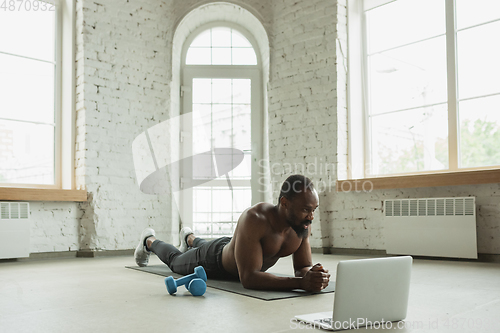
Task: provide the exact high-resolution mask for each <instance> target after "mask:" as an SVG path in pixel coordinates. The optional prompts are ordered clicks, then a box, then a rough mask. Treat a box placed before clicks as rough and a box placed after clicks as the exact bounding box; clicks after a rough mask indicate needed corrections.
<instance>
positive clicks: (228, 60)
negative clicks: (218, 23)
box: [186, 27, 257, 65]
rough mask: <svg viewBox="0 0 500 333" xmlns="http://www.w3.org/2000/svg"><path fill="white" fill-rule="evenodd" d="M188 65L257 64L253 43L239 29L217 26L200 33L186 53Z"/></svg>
mask: <svg viewBox="0 0 500 333" xmlns="http://www.w3.org/2000/svg"><path fill="white" fill-rule="evenodd" d="M186 64H187V65H257V56H256V54H255V51H254V49H253V47H252V44H250V42H249V41H248V40H247V39H246V38H245V37H244V36H243V35H242V34H241V33H239V32H238V31H236V30H233V29H230V28H226V27H216V28H211V29H208V30H205V31H204V32H202V33H201V34H200V35H198V36H197V37H196V38H195V39H194V40H193V42H192V43H191V45H190V46H189V49H188V51H187V54H186Z"/></svg>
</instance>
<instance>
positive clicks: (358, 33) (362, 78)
mask: <svg viewBox="0 0 500 333" xmlns="http://www.w3.org/2000/svg"><path fill="white" fill-rule="evenodd" d="M394 1H397V0H350V1H348V2H347V3H348V8H347V17H348V19H347V28H348V57H347V58H348V59H347V61H348V68H349V71H348V77H347V105H348V119H347V122H348V124H347V125H348V131H349V133H348V134H349V135H348V142H347V146H348V162H347V166H346V167H345V170H342V171H343V173H344V174H345V175H346V177H345V178H346V179H347V180H355V179H365V180H366V181H371V182H373V184H374V186H375V187H374V188H399V187H427V186H433V184H434V182H433V181H427V179H435V178H434V175H441V178H442V177H445V178H446V176H444V175H446V174H447V175H450V174H453V175H454V176H458V175H462V174H467V176H466V177H465V178H466V179H467V181H466V183H467V184H476V183H480V184H482V183H485V182H487V183H494V182H496V181H495V180H497V181H498V179H499V177H497V176H496V174H497V172H498V174H499V175H500V165H499V166H483V167H474V168H459V167H458V164H459V151H458V148H459V137H458V128H459V124H458V102H459V100H458V84H457V63H456V59H457V47H456V35H457V28H456V18H455V0H445V15H446V18H445V20H446V32H445V36H446V58H447V102H446V103H447V106H448V154H449V166H448V169H445V170H429V171H418V172H409V173H401V174H387V175H386V174H384V175H373V174H370V173H369V170H368V169H369V164H370V161H371V157H370V151H369V147H370V142H369V141H370V137H371V135H370V133H369V128H370V127H369V115H368V106H367V98H366V97H367V96H368V90H369V87H368V82H367V79H366V78H367V74H368V73H367V68H368V67H367V56H366V45H367V41H366V33H365V31H366V25H365V22H366V20H365V18H364V11H365V9H364V8H369V9H373V8H376V7H379V6H382V5H385V4H388V3H391V2H394ZM485 23H486V22H485ZM482 171H487V172H488V174H490V176H491V175H493V177H492V178H491V179H492V180H491V181H487V180H485V179H483V178H482V176H480V175H484V172H482ZM340 174H342V172H339V175H340ZM427 175H429V176H430V178H429V177H426V176H427ZM416 176H418V177H417V178H414V177H416ZM412 177H413V178H412ZM382 178H383V183H381V182H378V181H377V179H382ZM405 179H407V180H409V181H405ZM415 179H418V181H416V182H415V181H414V180H415ZM443 179H444V178H443ZM462 181H463V180H461V181H458V180H457V181H456V182H454V181H452V180H449V179H448V180H446V181H445V182H444V183H445V184H446V185H453V184H454V183H457V184H462ZM342 184H343V180H339V182H338V186H337V189H338V190H341V186H342ZM377 184H378V185H377ZM405 184H406V185H405Z"/></svg>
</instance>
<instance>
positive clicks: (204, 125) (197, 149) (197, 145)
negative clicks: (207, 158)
mask: <svg viewBox="0 0 500 333" xmlns="http://www.w3.org/2000/svg"><path fill="white" fill-rule="evenodd" d="M211 137H212V106H211V105H210V104H193V155H196V154H200V153H204V152H206V151H209V150H210V149H212V142H211V141H210V140H207V138H211Z"/></svg>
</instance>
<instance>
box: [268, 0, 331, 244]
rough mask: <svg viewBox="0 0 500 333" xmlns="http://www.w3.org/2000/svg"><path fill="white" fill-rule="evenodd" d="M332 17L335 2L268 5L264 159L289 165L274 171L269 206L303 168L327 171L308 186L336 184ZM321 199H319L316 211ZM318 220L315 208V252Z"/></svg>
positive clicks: (319, 234)
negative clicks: (266, 151)
mask: <svg viewBox="0 0 500 333" xmlns="http://www.w3.org/2000/svg"><path fill="white" fill-rule="evenodd" d="M336 12H337V9H336V4H335V1H325V0H310V1H293V0H279V1H273V14H274V15H273V24H272V32H273V34H272V41H273V42H272V44H271V81H270V84H269V128H270V130H269V156H270V162H271V165H279V164H284V163H289V164H291V165H292V169H293V171H292V172H289V169H288V168H285V167H283V168H281V171H280V170H279V169H280V168H279V167H276V168H273V173H272V175H271V177H272V180H273V184H275V187H274V195H273V200H274V203H276V201H277V197H278V195H279V190H280V185H281V182H282V181H283V180H284V179H285V178H286V177H287V176H289V175H290V174H292V173H295V172H299V173H300V171H301V168H302V167H304V168H305V167H306V166H307V165H308V164H309V165H310V164H312V163H314V164H320V165H325V164H326V165H328V166H329V168H328V170H327V171H323V172H321V173H320V172H319V171H317V172H314V171H313V172H305V174H306V175H307V176H309V177H310V178H311V179H312V180H313V182H317V183H318V184H319V182H326V183H328V179H329V178H331V179H335V175H336V170H335V169H334V168H333V166H334V165H335V163H336V153H337V145H336V130H337V129H336V121H337V116H336V113H335V110H336V106H335V104H334V101H335V96H336V93H335V90H336V85H337V81H336V71H337V68H336V67H337V66H336V54H335V39H336V38H335V36H336V27H335V15H336ZM295 166H297V169H295ZM306 171H307V170H306ZM318 184H317V185H318ZM326 191H328V189H327V190H326ZM324 199H325V195H324V194H321V195H320V207H322V206H323V203H324ZM323 215H324V214H323V211H322V208H320V211H319V213H317V214H316V216H315V223H313V229H312V234H313V237H312V240H311V244H312V246H314V247H322V246H323V239H322V237H327V236H326V235H324V234H323V235H322V232H321V229H322V228H321V225H322V224H323V223H321V224H320V220H321V221H322V220H323V219H324V216H323Z"/></svg>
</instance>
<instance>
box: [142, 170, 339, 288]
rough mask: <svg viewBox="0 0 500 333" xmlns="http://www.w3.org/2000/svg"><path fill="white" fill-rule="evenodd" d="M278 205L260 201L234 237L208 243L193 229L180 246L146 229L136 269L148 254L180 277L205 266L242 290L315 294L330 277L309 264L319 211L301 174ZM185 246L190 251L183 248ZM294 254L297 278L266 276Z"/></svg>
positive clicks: (243, 217)
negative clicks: (312, 231)
mask: <svg viewBox="0 0 500 333" xmlns="http://www.w3.org/2000/svg"><path fill="white" fill-rule="evenodd" d="M278 201H279V203H278V205H276V206H274V205H272V204H269V203H258V204H256V205H254V206H252V207H250V208H248V209H247V210H245V211H244V212H243V214H242V215H241V216H240V218H239V220H238V223H237V225H236V229H235V231H234V235H233V237H232V238H229V237H222V238H219V239H215V240H213V241H209V242H207V241H206V240H203V239H201V238H197V237H195V236H194V234H193V233H192V231H191V229H189V228H183V229H182V230H181V248H180V249H179V250H178V249H177V248H175V247H174V246H172V245H170V244H167V243H164V242H162V241H160V240H157V239H156V238H155V237H154V230H152V229H150V228H147V229H145V230H144V231H143V232H142V234H141V240H140V242H139V245H138V246H137V249H136V251H135V259H136V262H137V264H138V265H139V266H146V265H147V264H148V261H149V256H150V254H151V252H153V253H155V254H156V255H157V256H158V257H159V258H160V260H162V261H163V262H164V263H165V264H167V265H168V266H169V267H170V269H171V270H172V271H174V272H176V273H179V274H190V273H192V272H193V271H194V268H195V267H196V266H199V265H201V266H203V267H204V268H205V271H206V272H207V275H208V277H209V278H234V279H237V278H239V280H240V281H241V283H242V285H243V287H245V288H248V289H260V290H293V289H303V290H306V291H314V292H318V291H321V290H322V289H324V288H326V287H327V286H328V282H329V279H330V274H329V273H328V270H326V269H324V268H323V266H322V265H321V264H316V265H314V266H313V265H312V258H311V246H310V243H309V235H310V226H311V223H312V220H313V218H314V211H315V210H316V208H317V207H318V202H319V200H318V194H317V192H316V190H315V189H314V186H313V184H312V182H311V181H310V180H309V179H308V178H307V177H305V176H302V175H293V176H290V177H288V178H287V179H286V180H285V182H284V183H283V185H282V187H281V192H280V197H279V199H278ZM188 247H192V249H190V250H188V251H186V250H187V248H188ZM289 255H292V258H293V267H294V270H295V277H279V276H276V275H274V274H270V273H266V270H267V269H269V268H270V267H272V266H273V265H274V264H275V263H276V262H277V261H278V259H279V258H282V257H286V256H289Z"/></svg>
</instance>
